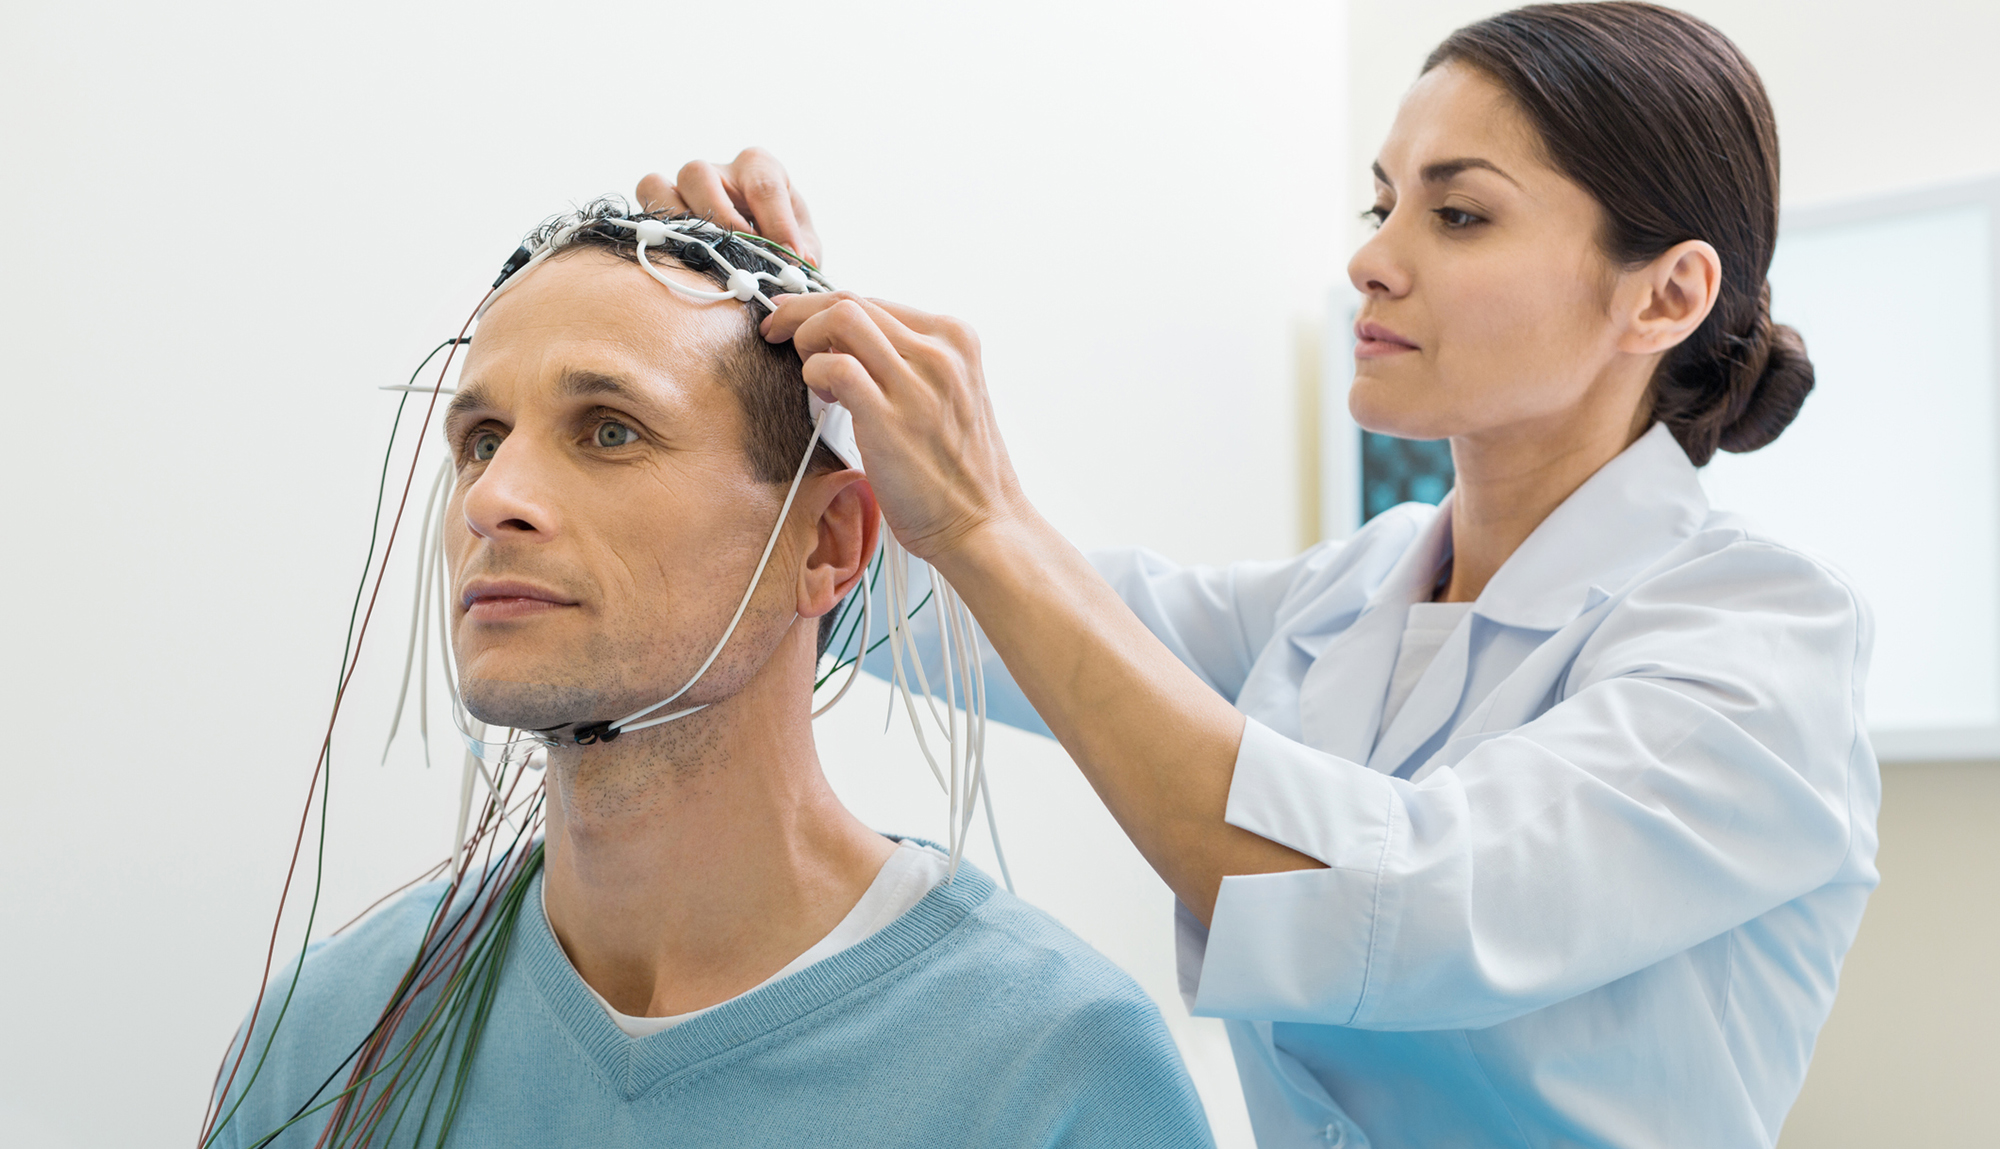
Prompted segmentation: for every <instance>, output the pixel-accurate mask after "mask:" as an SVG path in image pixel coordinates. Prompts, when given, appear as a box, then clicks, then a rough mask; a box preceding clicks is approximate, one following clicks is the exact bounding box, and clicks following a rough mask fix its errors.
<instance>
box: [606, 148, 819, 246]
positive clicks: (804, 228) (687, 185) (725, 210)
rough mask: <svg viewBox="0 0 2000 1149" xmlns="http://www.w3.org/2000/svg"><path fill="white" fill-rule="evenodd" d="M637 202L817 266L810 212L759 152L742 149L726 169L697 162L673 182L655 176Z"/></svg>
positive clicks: (773, 162) (779, 167)
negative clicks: (751, 237)
mask: <svg viewBox="0 0 2000 1149" xmlns="http://www.w3.org/2000/svg"><path fill="white" fill-rule="evenodd" d="M638 200H639V207H640V209H641V210H643V211H674V212H680V211H685V212H693V213H694V214H695V215H698V216H702V217H704V218H706V219H708V220H709V221H710V222H712V223H715V224H718V225H720V226H722V227H726V228H729V229H730V230H732V231H747V232H753V233H755V234H757V235H761V236H763V237H764V238H765V239H770V240H776V241H777V242H779V243H782V244H784V245H785V246H786V247H789V248H791V249H792V250H793V251H794V252H797V253H798V254H799V255H802V256H804V257H805V259H806V262H808V263H811V264H812V265H813V266H815V267H817V266H819V234H818V233H817V232H815V231H813V225H812V213H811V212H809V211H807V210H806V201H805V200H804V198H802V197H801V196H800V195H799V193H798V192H797V191H796V190H794V189H793V187H792V180H791V177H790V176H788V175H786V174H785V167H784V165H783V164H780V163H779V162H778V157H776V156H774V155H772V154H771V153H770V152H767V151H765V150H764V149H762V148H745V149H744V150H743V151H742V152H740V153H738V155H737V157H736V158H735V159H734V160H732V161H730V162H729V163H726V164H712V163H709V162H708V161H707V160H695V161H693V162H692V163H689V164H688V165H687V166H685V167H683V168H681V170H680V173H679V174H678V175H676V176H675V177H674V182H673V183H668V182H667V181H666V180H665V179H663V178H662V177H661V176H660V175H659V173H657V172H656V173H654V174H652V175H649V176H647V177H646V178H645V179H642V180H640V181H639V189H638Z"/></svg>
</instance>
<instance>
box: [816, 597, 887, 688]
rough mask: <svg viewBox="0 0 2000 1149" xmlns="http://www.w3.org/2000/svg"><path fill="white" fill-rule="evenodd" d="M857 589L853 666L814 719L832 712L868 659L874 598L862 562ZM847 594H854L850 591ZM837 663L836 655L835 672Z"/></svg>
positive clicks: (873, 617)
mask: <svg viewBox="0 0 2000 1149" xmlns="http://www.w3.org/2000/svg"><path fill="white" fill-rule="evenodd" d="M878 581H879V580H878ZM858 589H859V593H860V595H861V641H860V643H859V644H857V645H856V647H855V653H854V664H853V666H851V667H850V668H849V669H848V672H847V680H846V681H845V682H842V683H841V684H840V689H839V690H836V691H834V693H833V697H832V698H829V699H827V700H826V705H824V706H822V707H820V708H819V709H817V710H815V711H813V712H812V716H813V717H814V718H818V717H819V716H820V715H822V714H825V713H826V712H827V711H829V710H832V709H833V708H834V706H835V704H837V703H838V702H839V701H840V700H841V699H843V698H845V697H847V692H848V690H849V689H851V688H852V687H853V686H854V680H855V679H857V678H860V677H861V660H862V659H864V658H866V657H868V639H869V638H870V637H871V635H870V633H869V631H870V628H871V626H872V625H873V623H874V621H875V596H874V595H873V594H872V593H871V592H870V590H869V587H868V563H867V562H866V561H863V562H862V564H861V585H860V587H859V588H858ZM849 593H854V592H852V591H850V592H849ZM839 661H840V659H839V656H838V655H836V656H835V657H834V662H835V664H836V665H835V669H836V670H837V669H839V666H838V663H839Z"/></svg>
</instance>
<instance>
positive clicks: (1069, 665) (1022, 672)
mask: <svg viewBox="0 0 2000 1149" xmlns="http://www.w3.org/2000/svg"><path fill="white" fill-rule="evenodd" d="M936 565H937V567H938V569H939V571H940V573H942V574H943V575H944V577H945V578H947V579H949V580H950V582H951V584H952V586H953V587H954V588H956V589H957V591H958V593H959V594H960V595H961V596H962V597H963V598H964V599H965V602H966V605H967V606H968V607H970V608H971V609H972V612H973V614H974V615H976V616H977V617H978V619H979V623H980V626H981V627H982V628H984V630H985V632H986V636H987V638H988V639H989V640H990V641H991V642H992V644H993V648H994V650H995V651H996V652H997V653H998V654H999V655H1000V658H1001V659H1002V661H1004V662H1005V663H1006V664H1007V669H1008V671H1009V672H1010V673H1011V674H1012V675H1013V677H1014V681H1015V682H1016V684H1018V685H1019V686H1020V688H1021V690H1022V693H1024V694H1025V695H1026V696H1027V698H1028V701H1030V702H1031V703H1033V704H1034V706H1035V709H1036V710H1037V711H1039V712H1040V713H1041V715H1042V718H1043V720H1044V721H1046V722H1047V723H1048V725H1049V729H1050V730H1051V731H1052V732H1053V733H1054V734H1055V736H1056V738H1057V739H1058V740H1059V741H1060V742H1061V743H1062V745H1063V748H1064V749H1065V750H1067V751H1068V752H1069V754H1070V757H1072V758H1073V759H1075V761H1076V764H1077V766H1078V767H1079V768H1081V769H1082V771H1083V773H1084V777H1085V778H1087V779H1088V780H1089V782H1090V784H1091V787H1092V788H1093V789H1095V790H1096V791H1097V794H1098V797H1099V798H1100V799H1102V800H1103V802H1104V804H1105V806H1106V807H1108V808H1109V809H1110V811H1111V814H1112V816H1113V817H1115V818H1116V819H1117V820H1118V823H1119V825H1120V826H1121V827H1123V828H1124V830H1125V833H1126V834H1127V835H1129V836H1130V837H1131V839H1132V841H1133V842H1134V843H1135V844H1136V845H1137V846H1138V847H1139V851H1140V853H1142V854H1144V855H1145V857H1146V860H1147V861H1148V862H1149V863H1151V864H1152V866H1153V868H1154V869H1155V870H1157V871H1158V872H1159V874H1160V876H1161V877H1162V878H1164V879H1165V880H1166V883H1167V885H1168V886H1169V887H1170V888H1171V889H1172V890H1173V891H1174V893H1175V894H1176V895H1177V896H1178V897H1179V898H1180V900H1181V901H1183V902H1185V903H1186V904H1187V906H1188V907H1189V908H1190V909H1192V910H1193V911H1194V912H1195V914H1196V915H1197V916H1198V917H1200V918H1201V920H1202V921H1203V922H1206V921H1208V920H1209V916H1210V914H1211V913H1212V912H1213V910H1214V908H1215V898H1216V894H1217V891H1218V890H1219V888H1220V887H1221V884H1222V878H1223V876H1224V875H1228V874H1258V873H1275V872H1279V871H1284V870H1299V869H1307V868H1311V867H1315V866H1318V865H1319V864H1320V863H1319V862H1317V861H1315V860H1313V859H1312V858H1309V857H1307V856H1306V855H1304V854H1300V853H1298V852H1296V851H1294V850H1291V849H1288V848H1286V847H1284V846H1281V845H1279V844H1277V843H1276V842H1273V841H1271V840H1269V839H1267V838H1262V837H1259V836H1257V835H1255V834H1252V833H1250V832H1249V831H1247V830H1239V829H1237V828H1236V827H1234V826H1231V825H1229V824H1228V823H1226V822H1225V821H1224V820H1223V814H1224V810H1225V808H1226V807H1227V805H1228V801H1229V783H1230V778H1231V776H1232V775H1233V774H1234V771H1235V766H1236V751H1237V746H1238V745H1239V743H1241V741H1242V738H1243V723H1244V718H1243V716H1242V715H1241V714H1239V713H1238V712H1237V711H1236V709H1235V708H1234V707H1233V706H1231V705H1230V704H1229V702H1228V701H1227V700H1225V699H1224V698H1222V696H1221V695H1218V694H1217V693H1216V692H1215V691H1213V690H1211V689H1210V688H1209V687H1208V686H1207V684H1205V683H1203V682H1202V681H1201V679H1200V678H1198V677H1196V676H1195V674H1194V672H1193V671H1191V670H1189V669H1188V668H1187V667H1186V666H1184V665H1183V664H1182V663H1181V661H1180V660H1179V659H1177V658H1175V657H1174V655H1173V653H1172V652H1171V651H1169V650H1168V649H1167V648H1166V646H1165V645H1164V644H1162V643H1161V642H1160V640H1159V639H1158V638H1156V637H1154V635H1153V633H1152V632H1151V631H1149V630H1147V629H1146V626H1145V624H1144V623H1142V622H1140V621H1139V618H1138V616H1136V615H1134V614H1133V613H1132V611H1131V610H1130V609H1128V608H1127V607H1126V606H1125V604H1124V602H1123V601H1122V600H1120V599H1119V597H1118V595H1117V592H1115V591H1114V590H1112V588H1111V586H1110V584H1108V583H1106V582H1105V581H1104V579H1103V577H1102V576H1100V575H1099V574H1098V573H1097V571H1096V569H1095V568H1093V567H1092V566H1091V565H1090V563H1089V561H1088V560H1086V559H1085V558H1084V557H1083V555H1082V554H1081V553H1079V552H1078V551H1077V549H1076V548H1075V547H1073V546H1071V545H1070V543H1069V542H1068V540H1066V539H1064V538H1063V537H1062V536H1061V535H1060V534H1058V533H1057V532H1056V531H1055V529H1054V528H1053V527H1051V526H1049V525H1048V523H1047V522H1046V521H1044V520H1043V519H1042V518H1041V517H1040V516H1039V515H1036V514H1034V513H1033V512H1032V511H1031V510H1030V511H1026V512H1024V513H1022V514H1020V515H1015V516H1009V517H1008V518H1006V519H1004V520H1001V521H998V522H995V523H993V524H991V525H989V526H987V527H985V528H983V529H982V530H980V531H979V532H977V533H976V534H974V535H971V536H968V537H966V538H965V539H963V540H961V541H960V542H959V543H958V545H956V546H955V547H953V548H952V549H951V552H950V553H949V554H941V555H939V556H938V557H937V560H936Z"/></svg>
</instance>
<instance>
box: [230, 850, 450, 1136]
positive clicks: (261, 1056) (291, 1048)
mask: <svg viewBox="0 0 2000 1149" xmlns="http://www.w3.org/2000/svg"><path fill="white" fill-rule="evenodd" d="M446 892H447V886H446V884H445V883H443V882H437V883H431V884H427V885H423V886H419V887H417V888H415V889H412V890H410V891H409V892H407V893H405V894H402V895H401V896H399V897H397V898H396V899H395V900H394V901H392V902H390V903H389V904H388V905H385V906H383V907H381V908H380V909H378V910H376V911H375V912H374V913H372V914H370V915H368V916H367V917H366V918H365V919H363V920H362V921H361V922H359V923H358V924H356V925H354V926H353V927H352V928H350V929H346V930H343V931H341V932H339V933H337V934H334V935H333V936H331V937H328V938H326V939H324V940H322V941H317V942H314V943H312V944H311V945H310V946H309V947H307V949H306V951H305V953H304V955H303V957H302V958H294V959H293V960H292V961H290V962H288V963H287V964H286V965H285V967H284V968H283V969H281V970H279V971H278V973H277V974H276V975H275V976H273V977H272V978H271V980H270V982H269V984H267V985H266V986H265V988H264V992H263V996H262V997H261V999H260V1000H259V1001H258V1002H257V1004H256V1006H255V1015H254V1016H255V1023H256V1027H255V1030H254V1031H253V1032H252V1033H251V1034H250V1039H249V1042H248V1049H247V1051H245V1050H244V1048H243V1047H244V1044H245V1043H244V1035H243V1031H242V1030H240V1029H239V1031H238V1033H237V1037H236V1040H235V1041H233V1042H231V1044H230V1049H229V1054H228V1057H227V1059H226V1061H225V1065H226V1066H227V1065H236V1066H237V1071H236V1073H234V1074H230V1073H229V1071H228V1069H227V1068H225V1070H224V1076H225V1077H227V1078H230V1081H231V1084H230V1087H229V1102H228V1105H227V1106H226V1108H228V1109H230V1110H232V1111H233V1116H232V1119H231V1121H230V1124H229V1127H228V1128H227V1129H226V1130H225V1133H224V1135H223V1137H222V1138H221V1139H220V1141H219V1144H222V1145H233V1144H238V1143H242V1144H248V1143H250V1141H251V1140H253V1139H255V1138H257V1137H259V1136H261V1135H263V1134H266V1133H269V1132H271V1131H273V1130H275V1129H277V1128H278V1127H279V1126H280V1125H282V1124H283V1123H284V1121H285V1120H286V1119H287V1118H288V1117H289V1115H290V1114H291V1113H293V1112H294V1111H296V1110H297V1109H299V1108H302V1107H303V1106H302V1104H301V1103H302V1102H306V1101H307V1100H308V1099H309V1098H317V1099H321V1100H323V1099H324V1096H325V1087H326V1084H327V1082H328V1081H329V1080H330V1079H331V1078H332V1077H334V1076H336V1075H337V1074H338V1073H339V1071H340V1070H341V1068H342V1066H343V1065H344V1064H345V1059H346V1057H347V1055H348V1054H349V1052H350V1051H351V1050H352V1049H354V1048H355V1046H357V1045H358V1044H359V1043H360V1042H361V1040H362V1039H363V1038H364V1037H366V1036H367V1034H368V1032H369V1031H370V1030H371V1029H373V1028H374V1027H375V1025H376V1023H377V1021H378V1020H379V1019H380V1017H381V1015H382V1010H383V1008H384V1007H385V1006H386V1005H387V1004H388V1001H389V998H390V996H391V995H392V994H393V993H394V992H395V990H396V986H397V985H398V984H399V983H400V982H401V981H402V979H403V977H404V975H405V974H406V973H407V972H408V970H409V968H410V966H411V964H412V962H413V961H414V959H415V958H416V955H417V951H418V948H419V947H420V946H421V945H422V944H423V940H424V936H425V934H426V933H427V932H428V930H429V927H430V923H431V920H432V918H433V916H434V915H435V914H436V913H437V910H438V907H439V904H440V902H441V901H442V900H443V898H444V896H445V894H446ZM245 1020H246V1022H247V1021H249V1020H250V1019H249V1017H248V1016H246V1019H245ZM239 1053H242V1055H243V1056H242V1061H241V1063H240V1064H238V1062H237V1058H238V1055H239ZM253 1082H254V1084H253ZM217 1084H218V1087H220V1085H221V1083H220V1082H218V1083H217ZM316 1091H317V1092H316ZM283 1143H285V1144H290V1142H289V1141H286V1142H283Z"/></svg>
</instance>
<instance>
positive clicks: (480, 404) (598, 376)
mask: <svg viewBox="0 0 2000 1149" xmlns="http://www.w3.org/2000/svg"><path fill="white" fill-rule="evenodd" d="M556 387H557V388H558V389H559V390H560V391H561V393H562V396H563V397H564V398H565V399H580V398H586V397H588V396H591V395H616V396H619V397H621V398H623V399H626V400H628V401H629V400H640V401H643V400H644V396H643V395H641V394H640V392H639V391H638V390H637V389H636V388H634V387H633V386H632V381H631V380H629V379H625V378H623V377H621V376H617V375H607V374H605V373H604V372H602V371H584V370H578V369H575V368H572V369H570V370H568V371H564V372H563V373H562V375H561V376H560V377H559V378H558V379H557V380H556ZM491 406H493V400H492V398H491V397H490V396H489V395H488V394H487V392H486V390H485V389H484V388H482V387H480V386H479V385H478V384H477V383H474V384H471V385H469V386H467V387H464V388H462V389H461V390H460V391H459V392H458V394H456V395H453V396H452V397H451V404H450V405H449V406H447V407H446V408H445V409H444V424H445V426H447V427H449V426H452V425H453V424H455V423H457V422H459V421H461V420H463V419H464V418H465V417H466V416H468V415H470V414H471V413H472V412H474V411H478V410H481V409H484V408H488V407H491Z"/></svg>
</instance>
